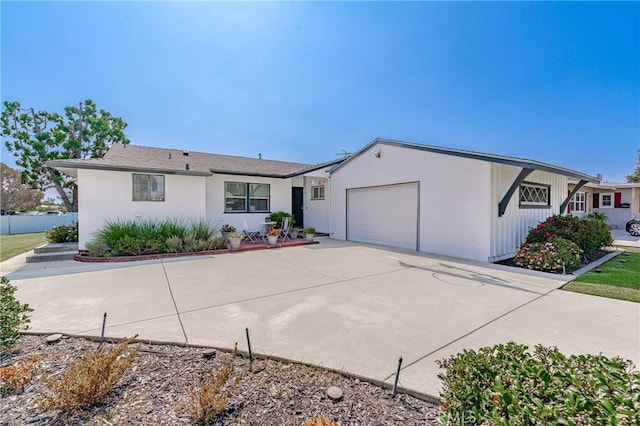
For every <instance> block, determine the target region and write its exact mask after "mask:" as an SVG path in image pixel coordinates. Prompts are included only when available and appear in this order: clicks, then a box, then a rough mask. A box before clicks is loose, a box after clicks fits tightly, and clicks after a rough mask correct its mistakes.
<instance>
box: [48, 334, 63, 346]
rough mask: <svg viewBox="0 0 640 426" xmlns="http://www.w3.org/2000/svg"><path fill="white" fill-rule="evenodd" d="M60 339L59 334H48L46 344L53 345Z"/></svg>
mask: <svg viewBox="0 0 640 426" xmlns="http://www.w3.org/2000/svg"><path fill="white" fill-rule="evenodd" d="M60 339H62V334H60V333H56V334H50V335H48V336H47V343H49V344H51V343H55V342H57V341H58V340H60Z"/></svg>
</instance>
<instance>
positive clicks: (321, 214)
mask: <svg viewBox="0 0 640 426" xmlns="http://www.w3.org/2000/svg"><path fill="white" fill-rule="evenodd" d="M340 161H342V159H340V160H335V161H331V162H329V163H325V164H317V165H310V164H300V163H290V162H284V161H273V160H263V159H257V158H245V157H234V156H228V155H216V154H206V153H201V152H192V151H183V150H178V149H164V148H151V147H144V146H137V145H121V144H114V145H113V146H111V148H110V149H109V151H108V152H107V153H106V154H105V156H104V157H103V158H95V159H82V160H81V159H75V160H56V161H50V162H49V163H47V164H48V165H50V166H51V167H55V168H56V169H58V170H60V171H62V172H64V173H66V174H69V175H71V176H74V177H75V178H76V179H77V183H78V202H79V206H78V207H79V208H78V223H79V245H80V248H81V249H82V248H84V247H85V245H86V243H87V242H88V241H90V240H91V238H92V234H93V233H94V232H95V231H96V230H98V229H100V228H102V227H103V226H104V224H105V222H106V221H107V220H116V219H122V220H127V219H134V218H141V219H146V218H151V219H166V218H183V219H186V220H199V219H207V220H209V222H210V223H211V224H213V225H217V226H218V227H220V226H222V225H223V224H231V225H233V226H235V227H236V228H237V229H238V230H242V229H244V224H245V221H246V222H247V225H248V226H249V227H250V228H259V227H260V222H264V220H265V218H266V216H267V215H268V214H269V213H270V212H274V211H280V210H282V211H287V212H291V213H293V215H294V216H295V218H296V222H297V224H298V226H303V225H304V224H305V223H306V222H307V220H308V221H311V223H313V224H314V225H315V226H316V228H317V230H318V231H320V232H328V231H329V229H328V227H329V220H328V217H327V216H326V215H328V210H327V209H326V206H324V205H319V204H317V203H316V202H315V201H316V199H320V198H324V196H325V194H324V189H322V190H318V189H316V187H318V186H319V187H323V186H324V184H325V183H326V182H327V173H326V169H327V168H328V167H330V166H333V165H335V164H337V163H338V162H340ZM327 192H328V191H327Z"/></svg>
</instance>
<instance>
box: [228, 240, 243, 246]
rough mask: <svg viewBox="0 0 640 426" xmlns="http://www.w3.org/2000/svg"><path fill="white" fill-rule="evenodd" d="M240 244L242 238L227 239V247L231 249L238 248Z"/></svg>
mask: <svg viewBox="0 0 640 426" xmlns="http://www.w3.org/2000/svg"><path fill="white" fill-rule="evenodd" d="M241 242H242V238H229V245H230V246H231V248H232V249H237V248H239V247H240V243H241Z"/></svg>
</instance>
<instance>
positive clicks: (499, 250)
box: [488, 163, 567, 262]
mask: <svg viewBox="0 0 640 426" xmlns="http://www.w3.org/2000/svg"><path fill="white" fill-rule="evenodd" d="M521 170H522V169H521V168H520V167H514V166H508V165H504V164H497V163H492V164H491V187H492V189H493V196H492V200H491V209H492V211H491V236H492V238H491V254H490V257H489V259H488V261H489V262H493V261H496V260H501V259H506V258H509V257H512V256H514V255H515V254H516V253H517V252H518V250H519V249H520V245H521V244H522V242H523V241H524V240H525V238H526V237H527V234H528V233H529V230H530V229H531V228H535V227H536V226H537V225H538V223H540V222H542V221H543V220H545V219H547V218H548V217H549V216H552V215H554V214H558V213H559V210H560V204H562V202H563V201H564V199H565V198H566V197H567V178H566V177H565V176H561V175H557V174H553V173H548V172H542V171H539V170H535V171H534V172H532V173H531V174H530V175H529V176H527V178H526V179H525V182H531V183H539V184H543V185H549V186H551V190H550V194H549V196H550V203H551V205H550V206H549V207H548V208H520V202H519V201H520V198H519V197H520V191H519V189H517V190H516V191H515V192H514V193H513V195H512V198H511V201H510V202H509V206H508V207H507V210H506V211H505V214H504V215H503V216H502V217H498V204H499V203H500V200H501V199H502V197H503V196H504V194H505V193H506V192H507V190H508V189H509V187H510V186H511V184H512V183H513V181H514V180H515V179H516V177H517V176H518V174H519V173H520V171H521Z"/></svg>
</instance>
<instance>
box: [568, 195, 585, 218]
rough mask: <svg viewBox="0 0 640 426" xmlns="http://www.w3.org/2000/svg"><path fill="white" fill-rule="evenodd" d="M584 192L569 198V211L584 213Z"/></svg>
mask: <svg viewBox="0 0 640 426" xmlns="http://www.w3.org/2000/svg"><path fill="white" fill-rule="evenodd" d="M584 200H585V198H584V192H576V193H575V195H574V196H573V197H572V198H571V201H570V202H569V205H570V206H571V211H572V212H575V213H584V207H585V202H584Z"/></svg>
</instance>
